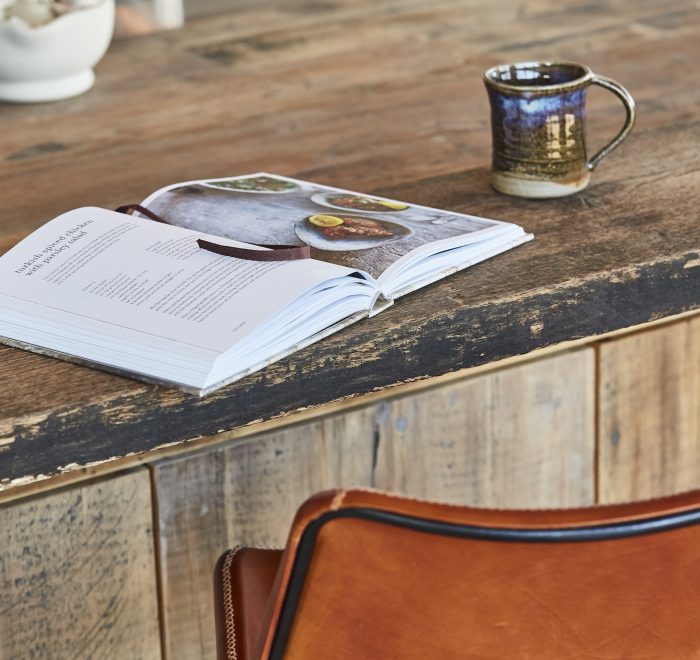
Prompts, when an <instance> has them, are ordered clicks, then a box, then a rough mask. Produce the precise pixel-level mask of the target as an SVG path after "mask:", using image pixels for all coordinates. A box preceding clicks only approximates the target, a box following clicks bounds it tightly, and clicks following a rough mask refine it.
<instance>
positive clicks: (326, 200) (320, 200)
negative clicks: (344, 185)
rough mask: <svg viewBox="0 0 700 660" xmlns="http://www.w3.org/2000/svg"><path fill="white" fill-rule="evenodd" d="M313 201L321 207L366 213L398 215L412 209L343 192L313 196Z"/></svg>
mask: <svg viewBox="0 0 700 660" xmlns="http://www.w3.org/2000/svg"><path fill="white" fill-rule="evenodd" d="M311 201H312V202H315V203H316V204H320V205H321V206H327V207H329V208H332V209H341V210H343V211H366V212H372V213H396V212H398V211H405V210H406V209H408V208H410V207H409V205H408V204H404V203H403V202H394V201H389V200H384V199H377V198H376V197H370V196H368V195H356V194H354V193H343V192H322V193H316V194H315V195H311Z"/></svg>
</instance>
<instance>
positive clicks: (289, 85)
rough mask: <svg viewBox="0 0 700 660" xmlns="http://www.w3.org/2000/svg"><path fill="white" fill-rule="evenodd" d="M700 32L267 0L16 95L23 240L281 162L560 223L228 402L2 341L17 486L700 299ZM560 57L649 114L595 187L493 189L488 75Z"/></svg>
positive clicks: (532, 225) (613, 115) (9, 476)
mask: <svg viewBox="0 0 700 660" xmlns="http://www.w3.org/2000/svg"><path fill="white" fill-rule="evenodd" d="M699 33H700V12H698V10H697V7H696V6H695V3H694V1H691V0H675V1H673V2H668V1H666V0H640V1H639V2H634V3H631V2H624V1H623V0H612V1H610V2H594V3H580V2H574V1H568V2H560V1H559V0H536V1H535V2H531V3H527V5H526V6H525V5H523V4H522V3H511V2H507V1H506V0H498V1H496V2H493V1H492V0H436V1H435V2H431V3H430V7H429V8H426V5H425V3H424V2H419V1H418V0H386V1H385V2H381V3H376V2H370V0H334V1H333V2H330V3H317V2H310V3H300V2H290V3H284V6H279V7H276V8H271V7H269V6H261V7H252V6H251V7H248V8H244V9H241V10H240V11H238V12H232V13H231V14H228V15H224V16H217V17H212V18H203V19H198V20H194V21H192V22H190V23H188V26H187V28H186V29H185V30H183V31H180V32H172V33H161V34H159V35H156V36H151V37H146V38H143V39H138V40H130V41H128V42H119V43H115V44H114V46H113V48H112V49H111V51H110V52H109V53H108V55H107V57H106V58H105V59H104V60H103V62H102V63H101V64H100V65H99V67H98V83H97V86H96V87H95V89H94V90H93V91H92V92H91V93H90V94H89V95H87V96H84V97H81V98H78V99H74V100H72V101H66V102H63V103H58V104H54V105H42V106H30V107H11V106H2V107H0V120H1V121H2V124H3V133H2V137H1V138H0V140H1V149H0V181H2V195H0V236H4V237H5V238H7V237H8V236H14V235H17V234H18V233H22V232H26V231H29V230H31V229H33V228H34V227H36V226H38V225H39V224H40V223H41V222H43V221H45V220H46V219H47V218H49V217H52V216H54V215H56V214H57V213H59V212H61V211H64V210H66V209H69V208H72V207H76V206H80V205H84V204H95V205H100V206H105V207H114V206H116V205H117V204H121V203H124V202H130V201H135V200H139V199H142V198H143V197H145V195H146V194H147V193H148V192H150V191H152V190H154V189H156V188H158V187H160V186H162V185H165V184H168V183H172V182H176V181H182V180H188V179H193V178H198V177H208V176H222V175H224V176H225V175H227V174H237V173H244V172H247V171H257V170H267V171H273V172H279V173H281V174H291V175H297V176H301V177H305V178H312V179H315V180H318V181H320V182H322V183H329V184H335V185H339V186H342V187H347V188H351V189H358V190H365V191H370V190H378V192H381V193H384V194H386V195H388V196H393V197H398V198H403V199H406V200H407V201H410V202H416V203H423V204H428V205H433V206H439V207H443V208H446V209H453V210H458V211H468V212H470V213H475V214H481V215H485V216H491V217H496V218H502V219H504V220H512V221H515V222H518V223H522V224H523V225H524V226H525V227H527V228H528V229H529V230H531V231H533V232H534V233H535V234H536V236H537V238H536V240H535V241H534V242H533V243H530V244H528V245H526V246H523V247H521V248H518V249H517V250H514V251H513V252H511V253H509V254H506V255H502V256H499V257H497V258H495V259H492V260H490V261H488V262H487V263H484V264H480V265H478V266H476V267H474V268H472V269H469V270H468V271H466V272H463V273H461V274H459V275H455V276H452V277H450V278H448V279H447V280H445V281H443V282H441V283H438V284H435V285H433V286H431V287H429V289H427V290H425V291H421V292H417V293H415V294H412V295H411V296H408V297H406V298H405V299H402V300H400V301H399V302H398V303H397V305H395V306H394V308H392V309H389V310H387V311H386V312H384V313H383V314H382V315H380V316H378V317H376V318H374V319H370V320H368V321H365V322H362V323H358V324H355V325H354V326H353V327H351V328H348V329H346V330H344V331H343V332H341V333H338V334H337V335H334V336H333V337H331V338H329V339H326V340H324V341H323V342H322V343H319V344H317V345H315V346H312V347H309V348H307V349H305V350H304V351H301V352H299V353H297V354H295V355H293V356H291V357H289V358H287V359H285V360H283V361H281V362H279V363H277V364H275V365H272V366H270V367H269V368H267V369H265V370H264V371H261V372H259V373H256V374H252V375H251V376H250V377H248V378H246V379H244V380H242V381H240V382H239V383H236V384H233V385H232V386H230V387H228V388H226V389H224V390H222V391H220V392H218V393H216V394H214V395H212V396H209V397H207V398H204V399H196V398H194V397H191V396H187V395H184V394H181V393H179V392H176V391H173V390H165V389H160V388H156V387H149V386H145V385H142V384H139V383H136V382H131V381H129V380H126V379H119V378H116V377H114V376H110V375H106V374H102V373H99V372H96V371H93V370H89V369H85V368H81V367H77V366H72V365H68V364H63V363H58V362H56V361H54V360H51V359H49V358H44V357H37V356H33V355H29V354H26V353H23V352H21V351H18V350H15V349H9V348H2V349H0V459H1V460H0V490H8V489H11V488H13V487H14V486H16V485H18V484H25V483H27V482H31V481H32V480H33V479H36V478H37V476H38V475H41V474H44V475H49V476H51V475H56V474H58V473H65V472H69V471H71V470H78V469H79V468H80V466H82V465H86V464H93V465H100V464H101V463H103V462H104V461H106V460H108V459H111V458H113V457H120V456H125V455H129V454H130V453H145V452H148V451H150V450H152V449H154V448H157V447H159V446H162V445H165V444H170V445H174V444H176V443H183V442H185V441H187V440H191V439H193V438H197V437H207V436H212V435H214V434H216V433H217V432H219V431H221V430H227V429H233V428H238V427H241V426H243V425H246V424H250V423H252V422H255V421H258V420H261V419H271V418H274V417H276V416H283V415H286V414H289V413H292V412H294V411H297V410H300V409H308V408H309V407H314V406H320V405H323V404H326V403H329V402H331V401H336V402H337V401H342V400H345V399H347V398H349V397H353V396H357V395H361V394H364V393H367V392H371V391H375V390H378V389H382V388H388V387H391V386H393V385H396V384H401V383H406V382H410V381H415V380H418V379H425V378H429V377H432V376H438V375H441V374H445V373H451V372H455V371H457V370H459V369H463V368H469V367H473V366H475V365H483V364H487V363H490V362H493V361H495V360H498V359H503V358H508V357H510V356H515V355H522V354H525V353H528V352H529V351H533V350H536V349H538V348H541V347H546V346H553V345H556V344H558V343H560V342H563V341H567V340H571V339H577V338H585V337H594V336H597V335H600V334H602V333H606V332H610V331H615V330H618V329H620V328H626V327H630V326H635V325H637V324H643V323H646V322H648V321H650V320H655V319H659V318H664V317H667V316H671V315H675V314H678V313H681V312H685V311H688V310H693V309H698V308H700V267H698V266H700V256H699V255H700V223H698V222H697V209H698V208H699V207H700V171H699V169H698V148H697V134H698V130H699V129H700V123H699V122H698V118H697V115H696V113H695V112H694V108H696V107H698V106H700V87H699V86H698V85H694V84H689V81H692V80H694V79H695V77H696V75H697V64H696V63H697V61H699V60H700V38H698V35H699ZM542 57H547V58H552V59H556V58H562V59H572V60H579V61H584V62H586V63H587V64H589V65H591V67H592V68H593V69H594V70H596V71H598V72H600V73H602V74H605V75H609V76H611V77H614V78H617V79H619V80H620V81H621V82H623V83H624V84H625V85H626V86H628V87H629V89H630V90H631V92H632V94H633V95H634V96H635V98H636V99H637V104H638V108H639V120H638V124H637V126H636V128H635V131H634V132H633V135H632V137H631V138H630V140H629V141H628V142H627V143H626V144H625V145H624V146H623V147H622V148H621V149H620V150H619V151H618V152H616V153H615V154H614V155H613V156H612V157H611V159H610V161H609V162H605V163H604V164H603V165H602V166H601V167H600V168H599V170H598V171H596V172H595V174H594V175H593V181H592V185H591V187H590V188H589V189H588V190H587V191H585V192H584V193H581V194H579V195H577V196H574V197H571V198H567V199H560V200H552V201H527V200H518V199H512V198H507V197H504V196H500V195H498V194H496V193H495V192H493V191H492V190H491V188H490V186H489V172H488V163H489V158H490V154H489V150H490V136H489V130H488V123H489V112H488V107H487V100H486V94H485V92H484V89H483V85H482V82H481V74H482V72H483V70H484V69H485V68H486V67H487V66H489V65H492V64H495V63H498V62H501V61H509V60H510V61H514V60H524V59H538V58H542ZM589 105H590V108H589V109H590V112H589V115H590V123H589V129H590V130H589V134H590V135H591V136H592V143H591V146H592V147H595V146H597V145H598V144H600V143H602V142H603V141H604V140H605V139H607V138H608V137H609V136H611V135H613V134H614V132H615V130H617V128H618V127H619V125H620V124H621V122H622V116H621V115H622V110H621V108H620V106H619V103H618V102H617V100H616V99H615V98H614V97H613V96H612V95H611V94H607V95H606V94H605V93H604V92H603V91H601V90H592V91H591V102H590V104H589ZM427 177H429V178H427ZM419 179H420V181H418V180H419ZM413 181H415V183H411V182H413ZM37 190H40V191H41V194H32V193H33V191H37Z"/></svg>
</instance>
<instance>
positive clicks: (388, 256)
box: [143, 174, 497, 277]
mask: <svg viewBox="0 0 700 660" xmlns="http://www.w3.org/2000/svg"><path fill="white" fill-rule="evenodd" d="M143 204H144V206H146V207H147V208H148V209H149V210H151V211H153V212H154V213H156V214H157V215H159V216H160V217H162V218H163V219H164V220H165V221H166V222H169V223H171V224H174V225H178V226H181V227H187V228H188V229H193V230H195V231H201V232H205V233H207V234H214V235H216V236H224V237H227V238H231V239H234V240H237V241H243V242H245V243H252V244H255V245H304V244H306V245H308V246H310V248H311V256H312V257H313V258H314V259H319V260H321V261H327V262H331V263H335V264H339V265H342V266H347V267H349V268H356V269H359V270H363V271H366V272H368V273H369V274H370V275H372V276H373V277H378V276H379V275H381V274H382V273H383V272H384V271H385V270H386V269H387V268H388V267H389V266H390V265H391V264H392V263H394V262H395V261H396V260H397V259H399V258H401V257H402V256H404V255H405V254H407V253H409V252H410V251H411V250H413V249H415V248H417V247H420V246H421V245H425V244H426V243H431V242H434V241H438V240H441V239H445V238H451V237H454V236H460V235H464V234H469V233H472V232H475V231H479V230H482V229H487V228H488V227H492V226H493V225H494V224H497V223H495V222H494V221H490V220H485V219H483V218H476V217H472V216H468V215H464V214H460V213H451V212H449V211H441V210H438V209H430V208H427V207H423V206H417V205H413V204H408V203H404V202H399V201H395V200H387V199H383V198H380V197H374V196H372V195H364V194H359V193H353V192H348V191H344V190H339V189H336V188H330V187H327V186H322V185H319V184H315V183H309V182H306V181H299V180H295V179H288V178H286V177H280V176H275V175H271V174H256V175H251V176H244V177H233V178H228V179H211V180H203V181H194V182H190V183H186V184H179V185H176V186H171V187H169V188H165V189H163V190H161V191H158V192H157V193H154V194H153V195H151V196H150V197H149V198H148V199H146V200H145V201H144V202H143Z"/></svg>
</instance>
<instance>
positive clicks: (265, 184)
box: [202, 176, 299, 194]
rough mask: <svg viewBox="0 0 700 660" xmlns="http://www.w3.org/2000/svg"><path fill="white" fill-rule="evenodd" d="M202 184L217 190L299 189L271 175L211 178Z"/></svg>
mask: <svg viewBox="0 0 700 660" xmlns="http://www.w3.org/2000/svg"><path fill="white" fill-rule="evenodd" d="M202 185H203V186H207V187H208V188H216V189H217V190H229V191H231V192H247V193H268V194H269V193H273V194H279V193H288V192H292V191H293V190H298V189H299V184H298V183H294V182H293V181H286V180H285V179H278V178H277V177H273V176H247V177H242V178H240V179H213V180H211V181H203V182H202Z"/></svg>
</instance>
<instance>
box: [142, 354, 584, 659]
mask: <svg viewBox="0 0 700 660" xmlns="http://www.w3.org/2000/svg"><path fill="white" fill-rule="evenodd" d="M594 390H595V388H594V364H593V350H592V349H581V350H578V351H574V352H570V353H566V354H563V355H561V356H555V357H551V358H547V359H543V360H540V361H536V362H533V363H530V364H525V365H521V366H517V367H512V368H509V369H505V370H502V371H498V372H496V373H493V374H487V375H483V376H477V377H474V378H471V379H469V380H466V381H463V382H458V383H455V384H451V385H447V386H444V387H440V388H436V389H433V390H430V391H427V392H422V393H419V394H412V395H409V396H405V397H399V398H396V399H393V400H389V401H383V402H378V403H376V404H372V405H370V406H366V407H363V408H359V409H357V410H355V411H351V412H348V413H345V414H341V415H336V416H333V417H326V418H323V419H320V420H317V421H314V422H312V423H310V424H302V425H299V426H294V427H291V428H289V429H287V430H284V431H280V432H276V433H270V434H266V435H260V436H255V437H253V438H251V439H248V440H245V441H241V442H235V443H233V444H230V445H228V446H225V447H221V448H218V449H213V450H211V451H209V452H206V453H201V454H198V455H194V456H190V457H184V458H177V459H171V460H167V461H162V462H159V463H157V464H155V466H154V468H153V469H154V483H155V486H156V492H157V501H158V518H159V529H160V534H161V537H160V539H161V543H160V546H161V549H162V555H161V558H160V565H161V567H162V582H163V617H164V623H165V638H166V648H167V651H168V657H169V658H171V660H176V659H179V658H182V659H183V660H184V659H187V658H213V657H214V637H213V635H212V634H211V631H212V630H213V618H212V617H213V614H212V596H211V580H212V577H211V576H212V571H213V566H214V563H215V562H216V559H217V558H218V557H219V555H220V554H221V553H222V552H223V551H224V550H225V549H226V548H227V547H231V546H233V545H236V544H238V543H245V544H255V545H264V546H272V547H282V546H283V545H284V542H285V540H286V535H287V532H288V530H289V526H290V523H291V520H292V517H293V515H294V512H295V511H296V509H297V507H298V506H299V505H300V504H301V502H302V501H303V500H304V499H306V498H307V497H308V496H309V495H311V494H312V493H314V492H317V491H319V490H323V489H326V488H332V487H336V486H341V485H346V486H350V485H354V486H371V487H376V488H380V489H382V490H389V491H393V492H399V493H406V494H409V495H414V496H421V497H428V498H432V499H440V500H445V501H450V502H461V503H470V504H480V505H485V506H523V507H534V506H545V507H546V506H549V507H553V506H572V505H576V504H579V505H582V504H590V503H592V502H593V498H594V492H593V474H594V471H593V462H594V433H593V428H594V414H593V397H594Z"/></svg>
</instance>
